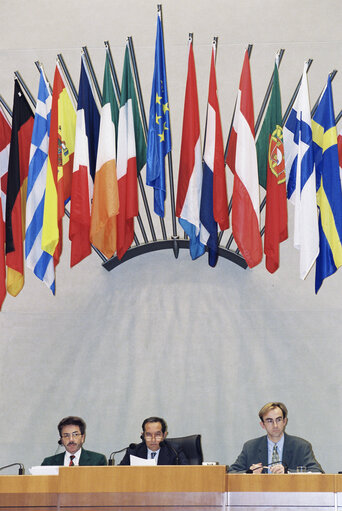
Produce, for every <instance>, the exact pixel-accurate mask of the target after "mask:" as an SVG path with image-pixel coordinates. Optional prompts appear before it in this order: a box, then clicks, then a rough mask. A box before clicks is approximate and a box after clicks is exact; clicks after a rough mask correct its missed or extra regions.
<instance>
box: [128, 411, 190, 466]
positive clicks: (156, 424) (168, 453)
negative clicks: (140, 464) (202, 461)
mask: <svg viewBox="0 0 342 511" xmlns="http://www.w3.org/2000/svg"><path fill="white" fill-rule="evenodd" d="M166 437H167V424H166V421H165V420H164V419H162V418H161V417H148V418H147V419H145V420H144V422H143V423H142V433H141V437H140V438H141V440H142V442H141V443H140V444H138V445H136V444H132V446H130V447H129V448H128V449H127V451H126V454H125V456H124V457H123V458H122V460H121V462H120V465H130V464H131V461H130V456H131V454H132V455H133V456H136V457H137V458H144V459H154V460H155V462H156V464H157V465H188V464H189V462H188V460H187V458H186V456H185V454H184V452H183V449H182V448H181V447H179V446H177V445H176V444H174V443H173V444H171V442H167V441H166Z"/></svg>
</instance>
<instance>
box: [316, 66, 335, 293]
mask: <svg viewBox="0 0 342 511" xmlns="http://www.w3.org/2000/svg"><path fill="white" fill-rule="evenodd" d="M312 138H313V149H314V161H315V166H316V188H317V205H318V208H319V218H318V225H319V255H318V257H317V259H316V282H315V292H316V293H317V292H318V291H319V289H320V287H321V285H322V282H323V280H324V279H325V278H326V277H329V276H330V275H332V274H333V273H335V271H336V270H337V269H338V268H339V267H340V266H341V265H342V190H341V181H340V174H339V172H340V171H339V163H338V148H337V132H336V125H335V116H334V106H333V98H332V90H331V79H330V76H329V78H328V83H327V86H326V88H325V90H324V93H323V95H322V98H321V100H320V102H319V105H318V107H317V110H316V113H315V115H314V117H313V119H312Z"/></svg>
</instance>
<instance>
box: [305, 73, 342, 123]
mask: <svg viewBox="0 0 342 511" xmlns="http://www.w3.org/2000/svg"><path fill="white" fill-rule="evenodd" d="M336 73H337V69H333V71H331V73H329V74H330V80H331V81H333V79H334V78H335V76H336ZM324 90H325V86H324V87H323V90H322V92H321V93H320V95H319V96H318V98H317V101H316V103H315V104H314V107H313V109H312V110H311V117H313V116H314V115H315V112H316V110H317V107H318V103H319V102H320V100H321V97H322V95H323V92H324Z"/></svg>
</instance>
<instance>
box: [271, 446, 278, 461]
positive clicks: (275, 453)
mask: <svg viewBox="0 0 342 511" xmlns="http://www.w3.org/2000/svg"><path fill="white" fill-rule="evenodd" d="M278 461H279V453H278V449H277V446H276V445H274V446H273V451H272V463H278Z"/></svg>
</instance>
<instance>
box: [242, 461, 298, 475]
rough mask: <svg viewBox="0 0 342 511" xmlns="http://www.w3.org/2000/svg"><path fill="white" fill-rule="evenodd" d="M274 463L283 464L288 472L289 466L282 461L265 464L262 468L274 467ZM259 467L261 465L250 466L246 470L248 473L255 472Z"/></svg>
mask: <svg viewBox="0 0 342 511" xmlns="http://www.w3.org/2000/svg"><path fill="white" fill-rule="evenodd" d="M273 465H283V467H284V473H285V474H287V472H288V468H289V467H288V466H287V465H286V463H283V462H281V461H273V462H272V463H267V464H266V465H263V466H262V468H263V469H264V468H268V467H272V466H273ZM259 468H261V467H255V468H249V469H248V470H246V474H253V472H254V470H258V469H259Z"/></svg>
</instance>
